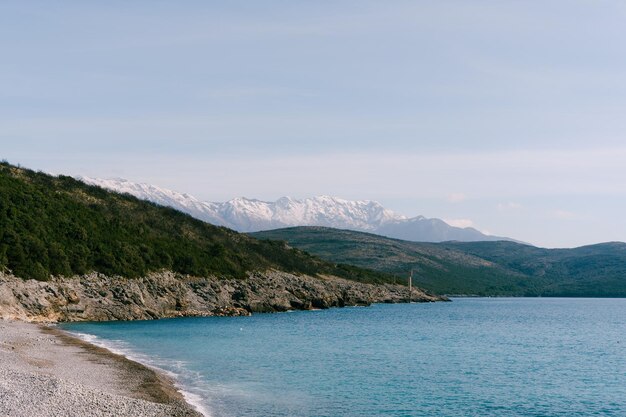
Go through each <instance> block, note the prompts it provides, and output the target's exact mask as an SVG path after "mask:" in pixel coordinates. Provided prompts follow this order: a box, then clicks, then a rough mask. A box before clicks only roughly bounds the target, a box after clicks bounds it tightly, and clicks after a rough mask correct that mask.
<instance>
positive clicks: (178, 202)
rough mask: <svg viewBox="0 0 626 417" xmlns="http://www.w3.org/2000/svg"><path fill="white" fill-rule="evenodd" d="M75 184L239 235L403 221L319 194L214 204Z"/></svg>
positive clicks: (374, 205)
mask: <svg viewBox="0 0 626 417" xmlns="http://www.w3.org/2000/svg"><path fill="white" fill-rule="evenodd" d="M79 179H80V180H81V181H83V182H85V183H87V184H91V185H97V186H100V187H103V188H107V189H110V190H113V191H117V192H120V193H128V194H131V195H134V196H135V197H138V198H141V199H144V200H149V201H152V202H154V203H157V204H160V205H164V206H169V207H173V208H175V209H178V210H181V211H184V212H186V213H189V214H190V215H192V216H194V217H197V218H199V219H201V220H204V221H207V222H210V223H213V224H217V225H221V226H227V227H230V228H233V229H235V230H239V231H242V232H253V231H258V230H266V229H273V228H279V227H289V226H304V225H306V226H327V227H337V228H344V229H358V230H375V229H376V228H378V227H380V226H381V225H382V224H383V223H386V222H389V221H397V220H403V219H406V217H405V216H401V215H399V214H396V213H394V212H393V211H391V210H388V209H385V208H384V207H383V206H382V205H381V204H380V203H378V202H376V201H370V200H362V201H351V200H345V199H342V198H338V197H333V196H328V195H320V196H316V197H312V198H305V199H302V200H299V199H295V198H292V197H281V198H279V199H278V200H276V201H261V200H256V199H249V198H246V197H236V198H233V199H232V200H229V201H226V202H224V203H213V202H203V201H200V200H198V199H197V198H195V197H193V196H191V195H189V194H183V193H178V192H176V191H172V190H168V189H165V188H161V187H157V186H154V185H150V184H143V183H133V182H130V181H127V180H125V179H121V178H115V179H99V178H89V177H79Z"/></svg>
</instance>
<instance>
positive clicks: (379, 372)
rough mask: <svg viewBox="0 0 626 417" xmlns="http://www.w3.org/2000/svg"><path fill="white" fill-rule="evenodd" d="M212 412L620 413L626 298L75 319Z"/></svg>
mask: <svg viewBox="0 0 626 417" xmlns="http://www.w3.org/2000/svg"><path fill="white" fill-rule="evenodd" d="M63 327H64V328H66V329H68V330H70V331H73V332H79V333H81V334H87V335H91V336H88V338H91V340H95V341H96V342H98V343H101V344H105V345H106V346H108V347H110V348H113V349H114V350H118V351H122V352H125V353H126V354H127V355H128V356H130V357H131V358H134V359H138V360H140V361H142V362H147V363H150V364H152V365H156V366H159V367H161V368H163V369H165V370H167V371H170V372H173V373H175V374H176V375H177V377H178V379H179V381H180V383H181V384H182V385H183V386H184V388H185V390H186V391H188V392H189V393H191V394H192V397H193V398H194V399H195V401H196V402H197V403H198V404H199V405H201V406H202V407H203V408H204V410H205V412H207V413H208V414H209V415H212V416H333V417H336V416H451V417H452V416H454V417H457V416H589V415H599V416H626V299H547V298H461V299H455V300H454V301H453V302H452V303H431V304H397V305H375V306H372V307H368V308H345V309H331V310H324V311H312V312H293V313H282V314H259V315H255V316H252V317H225V318H185V319H170V320H159V321H142V322H109V323H76V324H71V325H64V326H63Z"/></svg>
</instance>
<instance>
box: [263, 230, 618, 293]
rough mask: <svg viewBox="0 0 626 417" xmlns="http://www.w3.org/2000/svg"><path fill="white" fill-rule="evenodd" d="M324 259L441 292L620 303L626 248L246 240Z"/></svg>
mask: <svg viewBox="0 0 626 417" xmlns="http://www.w3.org/2000/svg"><path fill="white" fill-rule="evenodd" d="M251 235H252V236H253V237H256V238H258V239H270V240H282V241H286V242H287V243H288V244H289V245H290V246H293V247H295V248H298V249H302V250H305V251H307V252H309V253H311V254H313V255H317V256H319V257H320V258H322V259H325V260H328V261H332V262H337V263H347V264H351V265H356V266H360V267H363V268H368V269H373V270H376V271H380V272H386V273H391V274H394V275H396V276H398V280H399V281H400V280H402V281H406V280H407V277H408V275H409V273H410V271H411V269H414V270H415V275H414V279H413V282H414V284H415V285H419V286H420V287H422V288H426V289H428V290H430V291H434V292H437V293H439V294H465V295H469V294H475V295H482V296H485V295H488V296H544V297H545V296H552V297H554V296H562V297H625V296H626V243H621V242H609V243H602V244H597V245H589V246H582V247H579V248H573V249H544V248H537V247H534V246H530V245H524V244H519V243H515V242H504V241H501V242H444V243H424V242H407V241H402V240H397V239H389V238H385V237H381V236H378V235H373V234H370V233H362V232H354V231H349V230H337V229H329V228H325V227H292V228H286V229H278V230H270V231H264V232H257V233H252V234H251Z"/></svg>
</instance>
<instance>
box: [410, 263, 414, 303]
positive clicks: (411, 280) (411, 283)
mask: <svg viewBox="0 0 626 417" xmlns="http://www.w3.org/2000/svg"><path fill="white" fill-rule="evenodd" d="M412 289H413V269H411V274H410V275H409V304H411V290H412Z"/></svg>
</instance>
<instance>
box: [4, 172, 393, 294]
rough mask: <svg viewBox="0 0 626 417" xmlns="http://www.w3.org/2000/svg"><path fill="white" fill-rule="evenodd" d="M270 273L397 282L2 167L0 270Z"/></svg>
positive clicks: (43, 275) (65, 180)
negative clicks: (270, 270) (274, 270)
mask: <svg viewBox="0 0 626 417" xmlns="http://www.w3.org/2000/svg"><path fill="white" fill-rule="evenodd" d="M267 269H276V270H281V271H285V272H293V273H301V274H309V275H313V276H315V275H319V274H328V275H334V276H338V277H343V278H348V279H353V280H358V281H365V282H385V281H393V280H394V278H393V277H390V276H389V275H387V274H385V273H380V272H373V271H367V270H363V269H361V268H356V267H351V266H345V265H335V264H333V263H329V262H325V261H322V260H320V259H319V258H316V257H313V256H311V255H309V254H307V253H305V252H303V251H301V250H298V249H291V248H288V247H287V246H286V245H285V244H284V243H281V242H269V241H262V242H261V241H258V240H257V239H254V238H251V237H249V236H247V235H243V234H239V233H236V232H234V231H232V230H229V229H226V228H222V227H216V226H212V225H210V224H207V223H204V222H202V221H199V220H196V219H194V218H192V217H190V216H189V215H186V214H183V213H180V212H178V211H176V210H174V209H170V208H165V207H160V206H157V205H155V204H152V203H149V202H146V201H142V200H138V199H137V198H135V197H132V196H130V195H122V194H116V193H113V192H110V191H105V190H104V189H102V188H99V187H95V186H89V185H86V184H84V183H82V182H80V181H77V180H75V179H73V178H71V177H66V176H58V177H55V176H51V175H47V174H44V173H41V172H34V171H31V170H27V169H23V168H20V167H16V166H13V165H10V164H8V163H6V162H3V163H0V271H5V272H8V271H11V272H12V273H13V274H14V275H16V276H19V277H22V278H35V279H38V280H47V279H49V277H50V276H51V275H54V276H71V275H75V274H85V273H89V272H92V271H95V272H100V273H103V274H106V275H119V276H123V277H129V278H131V277H139V276H143V275H145V274H147V273H149V272H153V271H158V270H171V271H174V272H177V273H181V274H189V275H193V276H212V275H215V276H218V277H244V276H245V275H246V273H247V272H249V271H259V270H267Z"/></svg>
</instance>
